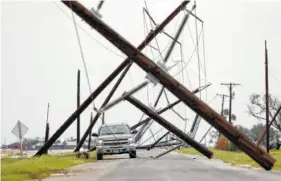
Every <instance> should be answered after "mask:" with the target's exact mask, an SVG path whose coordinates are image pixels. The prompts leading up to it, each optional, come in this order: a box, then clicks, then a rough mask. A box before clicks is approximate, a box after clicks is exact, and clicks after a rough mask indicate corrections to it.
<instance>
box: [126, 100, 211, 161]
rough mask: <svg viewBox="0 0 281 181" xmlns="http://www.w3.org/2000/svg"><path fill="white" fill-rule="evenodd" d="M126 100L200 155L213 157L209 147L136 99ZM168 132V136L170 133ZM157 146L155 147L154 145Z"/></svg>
mask: <svg viewBox="0 0 281 181" xmlns="http://www.w3.org/2000/svg"><path fill="white" fill-rule="evenodd" d="M126 100H127V101H128V102H130V103H131V104H132V105H134V106H135V107H136V108H138V109H140V110H141V111H142V112H143V113H145V114H146V115H148V116H149V117H151V118H152V119H153V120H155V121H156V122H157V123H158V124H160V125H161V126H163V127H164V128H166V129H167V130H168V131H169V132H171V133H173V134H175V135H176V136H177V137H179V138H180V139H181V140H183V141H185V142H186V143H187V144H189V145H190V146H192V147H194V148H195V149H196V150H198V151H199V152H200V153H202V154H203V155H205V156H206V157H207V158H212V157H213V152H212V151H210V150H209V149H208V148H207V147H205V146H203V145H201V144H199V143H198V142H197V141H195V140H194V139H193V138H191V137H190V136H188V135H187V134H186V133H184V132H183V131H182V130H180V129H179V128H177V127H176V126H174V125H173V124H172V123H170V122H169V121H167V120H166V119H164V118H163V117H161V116H160V115H159V114H157V113H156V112H154V111H153V110H152V109H150V108H149V107H147V106H146V105H144V104H143V103H141V102H140V101H139V100H137V99H136V98H134V97H133V96H128V97H126ZM169 132H167V134H168V133H169ZM165 136H166V135H165ZM154 146H155V145H154Z"/></svg>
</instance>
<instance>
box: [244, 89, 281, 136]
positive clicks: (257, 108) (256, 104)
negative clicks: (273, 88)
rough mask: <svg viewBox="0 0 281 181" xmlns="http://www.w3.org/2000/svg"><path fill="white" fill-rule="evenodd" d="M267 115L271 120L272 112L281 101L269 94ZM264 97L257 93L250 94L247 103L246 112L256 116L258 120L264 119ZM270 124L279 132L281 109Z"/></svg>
mask: <svg viewBox="0 0 281 181" xmlns="http://www.w3.org/2000/svg"><path fill="white" fill-rule="evenodd" d="M268 102H269V116H270V120H272V118H273V116H274V114H275V113H276V112H277V110H278V108H279V107H280V106H281V102H280V101H279V100H278V99H277V98H276V97H273V96H271V95H269V100H268ZM265 105H266V97H265V96H263V97H262V96H261V95H259V94H256V93H254V94H252V95H251V96H250V104H249V105H248V112H249V114H250V115H251V116H253V117H255V118H257V119H258V120H265V111H266V106H265ZM272 126H273V127H274V128H276V129H277V130H279V131H280V132H281V111H280V112H279V114H278V115H277V117H276V119H275V121H274V122H273V124H272Z"/></svg>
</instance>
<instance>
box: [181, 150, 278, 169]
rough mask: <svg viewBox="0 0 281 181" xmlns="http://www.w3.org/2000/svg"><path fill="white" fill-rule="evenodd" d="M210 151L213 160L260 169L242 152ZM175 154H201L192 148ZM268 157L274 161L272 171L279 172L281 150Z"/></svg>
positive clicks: (271, 152)
mask: <svg viewBox="0 0 281 181" xmlns="http://www.w3.org/2000/svg"><path fill="white" fill-rule="evenodd" d="M211 150H212V151H213V153H214V158H215V159H220V160H223V161H224V162H226V163H231V164H232V165H250V166H252V167H256V168H260V166H259V165H258V164H257V163H256V162H255V161H253V160H252V159H251V158H250V157H249V156H248V155H246V154H245V153H243V152H230V151H221V150H215V149H211ZM177 152H178V153H182V154H190V155H201V153H199V152H198V151H196V150H195V149H192V148H184V149H180V150H177ZM270 155H272V156H273V157H274V158H275V159H276V162H275V164H274V167H273V170H281V150H279V151H278V150H274V151H270Z"/></svg>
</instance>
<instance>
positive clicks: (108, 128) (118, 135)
mask: <svg viewBox="0 0 281 181" xmlns="http://www.w3.org/2000/svg"><path fill="white" fill-rule="evenodd" d="M136 133H137V131H136V130H134V131H131V129H130V127H129V125H128V124H124V123H121V124H111V125H108V124H104V125H102V126H101V127H100V128H99V130H98V133H93V134H92V136H94V137H97V139H95V145H96V153H97V160H102V159H103V155H113V154H123V153H128V154H129V156H130V158H136V155H137V153H136V144H135V140H134V137H133V136H134V134H136Z"/></svg>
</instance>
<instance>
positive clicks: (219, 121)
mask: <svg viewBox="0 0 281 181" xmlns="http://www.w3.org/2000/svg"><path fill="white" fill-rule="evenodd" d="M62 2H63V3H64V4H65V5H66V6H68V7H69V8H71V7H72V8H71V9H72V10H73V11H74V12H75V13H76V14H77V15H78V16H80V17H81V18H82V19H84V20H85V21H86V22H87V23H88V24H89V25H90V26H91V27H92V28H94V29H96V30H97V31H98V32H99V33H100V34H101V35H103V36H104V37H105V38H106V39H107V40H108V41H110V42H111V43H112V44H114V45H115V46H116V47H117V48H118V49H119V50H121V51H122V52H123V53H125V54H126V55H127V56H128V57H130V58H131V60H132V61H134V62H135V63H136V64H137V65H138V66H140V67H141V68H142V69H143V70H144V71H146V72H148V73H151V74H152V75H153V76H154V77H155V78H157V79H158V80H159V82H160V83H161V84H162V85H163V86H165V87H166V88H167V89H168V90H169V91H170V92H171V93H173V94H174V95H175V96H176V97H177V98H178V99H180V100H182V101H183V102H184V103H185V104H186V105H187V106H189V107H190V108H191V109H192V110H193V111H195V112H196V113H197V114H199V115H200V116H201V117H202V118H203V119H205V120H206V121H207V122H208V123H209V124H211V125H213V126H214V127H215V128H216V129H218V131H220V132H221V133H222V134H224V136H226V137H227V138H228V139H229V140H230V141H232V142H233V143H234V144H235V145H236V146H237V147H238V148H240V149H241V150H242V151H244V152H245V153H247V154H248V155H249V156H250V157H251V158H252V159H253V160H255V161H256V162H257V163H259V164H260V165H261V166H262V167H263V168H265V169H266V170H270V169H271V168H272V167H273V165H274V163H275V162H276V160H275V159H274V158H273V157H272V156H270V155H269V154H268V153H266V152H265V151H264V150H263V149H262V148H260V147H258V146H257V145H256V144H254V143H253V142H252V141H251V140H250V139H249V138H248V137H247V136H246V135H244V134H243V133H241V132H239V131H238V130H237V129H236V128H235V127H233V126H232V125H231V124H230V123H228V122H227V121H226V120H225V119H224V118H223V117H222V116H221V115H219V114H218V113H217V112H216V111H214V110H213V109H212V108H211V107H209V106H208V105H207V104H206V103H204V102H203V101H202V100H200V99H199V98H197V97H196V96H195V95H194V94H193V93H192V92H190V91H189V90H188V89H187V88H185V87H184V86H183V85H182V84H181V83H180V82H178V81H177V80H175V79H174V78H173V77H172V76H171V75H169V74H168V73H166V72H165V71H164V70H162V69H161V68H159V67H158V66H157V65H156V64H155V63H154V62H153V61H152V60H150V59H149V58H148V57H146V56H145V55H144V54H143V53H141V52H140V51H139V50H137V49H136V48H135V47H134V46H133V45H132V44H130V43H129V42H128V41H127V40H125V39H124V38H123V37H122V36H121V35H119V34H118V33H116V32H115V31H114V30H113V29H112V28H110V27H109V26H108V25H106V24H105V23H104V22H103V21H102V20H100V19H99V18H98V17H96V16H94V15H93V14H92V13H91V12H90V11H89V10H88V9H87V8H85V7H84V6H83V5H82V4H80V3H78V2H76V1H62ZM186 2H189V1H186ZM200 146H201V145H200Z"/></svg>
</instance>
